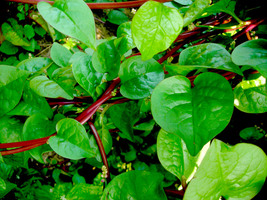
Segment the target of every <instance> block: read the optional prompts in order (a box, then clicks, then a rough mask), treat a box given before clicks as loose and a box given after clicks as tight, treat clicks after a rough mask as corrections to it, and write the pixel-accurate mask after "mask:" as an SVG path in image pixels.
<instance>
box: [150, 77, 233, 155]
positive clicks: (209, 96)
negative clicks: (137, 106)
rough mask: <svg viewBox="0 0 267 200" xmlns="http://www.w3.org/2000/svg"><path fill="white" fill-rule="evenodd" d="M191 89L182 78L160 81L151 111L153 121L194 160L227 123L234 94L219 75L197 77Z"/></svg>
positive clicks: (187, 81)
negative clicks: (176, 137)
mask: <svg viewBox="0 0 267 200" xmlns="http://www.w3.org/2000/svg"><path fill="white" fill-rule="evenodd" d="M194 85H195V87H194V88H193V89H191V83H190V81H189V80H188V79H187V78H186V77H183V76H173V77H170V78H167V79H165V80H163V81H162V82H161V83H160V84H159V85H158V86H157V87H156V88H155V89H154V91H153V93H152V97H151V110H152V115H153V117H154V119H155V121H156V122H157V123H158V124H159V125H160V126H161V127H162V128H163V129H164V130H165V131H167V132H169V133H173V134H177V135H179V136H180V137H181V138H182V139H183V140H184V142H185V143H186V146H187V149H188V151H189V153H190V154H191V155H193V156H195V155H197V153H198V152H199V151H200V150H201V149H202V147H203V146H204V145H205V144H206V143H207V142H208V141H210V140H211V139H212V138H213V137H215V136H216V135H217V134H219V133H220V132H221V131H222V130H223V129H224V128H225V127H226V126H227V124H228V123H229V121H230V119H231V116H232V113H233V108H234V105H233V102H234V98H233V93H232V88H231V86H230V84H229V83H228V81H227V80H226V79H225V78H224V77H222V76H221V75H218V74H215V73H211V72H207V73H203V74H201V75H199V76H198V77H197V78H196V79H195V81H194Z"/></svg>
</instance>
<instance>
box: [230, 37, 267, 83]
mask: <svg viewBox="0 0 267 200" xmlns="http://www.w3.org/2000/svg"><path fill="white" fill-rule="evenodd" d="M232 60H233V62H234V63H235V64H237V65H249V66H252V67H253V68H255V69H256V70H258V71H259V72H260V73H261V74H262V75H263V76H264V77H265V78H267V40H266V39H258V40H250V41H247V42H244V43H242V44H240V45H238V46H237V47H236V48H235V49H234V51H233V52H232Z"/></svg>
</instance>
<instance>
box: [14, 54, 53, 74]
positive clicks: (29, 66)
mask: <svg viewBox="0 0 267 200" xmlns="http://www.w3.org/2000/svg"><path fill="white" fill-rule="evenodd" d="M51 63H52V60H51V59H50V58H46V57H35V58H29V59H26V60H23V61H21V62H20V63H19V64H18V65H17V68H19V69H22V70H26V71H29V72H32V73H34V72H37V71H39V70H41V69H42V68H44V67H47V66H48V65H49V64H51Z"/></svg>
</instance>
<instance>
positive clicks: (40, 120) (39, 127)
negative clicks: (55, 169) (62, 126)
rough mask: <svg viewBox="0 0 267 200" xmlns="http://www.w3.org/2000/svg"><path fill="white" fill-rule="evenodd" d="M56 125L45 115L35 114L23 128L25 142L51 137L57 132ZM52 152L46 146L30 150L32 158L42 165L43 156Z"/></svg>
mask: <svg viewBox="0 0 267 200" xmlns="http://www.w3.org/2000/svg"><path fill="white" fill-rule="evenodd" d="M55 125H56V124H55V123H53V122H52V121H50V120H49V119H48V118H47V117H46V116H45V115H42V114H34V115H32V116H31V117H29V118H28V119H27V120H26V122H25V124H24V126H23V140H33V139H38V138H42V137H46V136H50V135H52V134H53V133H55V132H56V126H55ZM47 151H52V149H51V148H50V146H49V145H47V144H44V145H42V146H40V147H37V148H34V149H31V150H29V151H28V152H29V153H30V154H31V156H32V157H33V158H34V159H36V160H37V161H38V162H40V163H44V161H43V158H42V154H43V153H44V152H47Z"/></svg>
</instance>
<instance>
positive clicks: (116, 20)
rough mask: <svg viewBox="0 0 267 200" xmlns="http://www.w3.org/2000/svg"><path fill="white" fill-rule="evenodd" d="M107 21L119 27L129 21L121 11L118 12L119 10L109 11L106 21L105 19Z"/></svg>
mask: <svg viewBox="0 0 267 200" xmlns="http://www.w3.org/2000/svg"><path fill="white" fill-rule="evenodd" d="M107 21H109V22H111V23H113V24H117V25H120V24H122V23H124V22H127V21H129V18H128V17H127V15H126V14H124V13H123V12H122V11H119V10H111V11H110V12H109V13H108V19H107Z"/></svg>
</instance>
